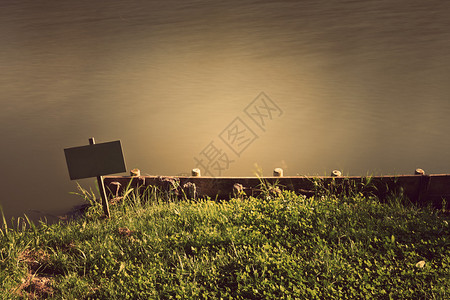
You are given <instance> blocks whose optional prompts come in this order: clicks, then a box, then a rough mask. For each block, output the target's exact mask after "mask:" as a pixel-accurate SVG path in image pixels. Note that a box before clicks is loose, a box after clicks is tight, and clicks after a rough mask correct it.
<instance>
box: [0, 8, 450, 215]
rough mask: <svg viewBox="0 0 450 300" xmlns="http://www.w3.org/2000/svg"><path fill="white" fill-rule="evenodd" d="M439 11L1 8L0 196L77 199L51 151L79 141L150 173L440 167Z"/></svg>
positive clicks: (31, 204) (444, 31) (20, 208)
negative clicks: (100, 145)
mask: <svg viewBox="0 0 450 300" xmlns="http://www.w3.org/2000/svg"><path fill="white" fill-rule="evenodd" d="M449 16H450V5H449V4H448V2H446V1H438V0H430V1H411V0H399V1H392V0H377V1H371V0H368V1H353V0H347V1H330V0H319V1H317V0H316V1H263V0H254V1H235V0H232V1H181V0H172V1H142V0H134V1H111V0H108V1H90V0H89V1H87V0H78V1H56V2H55V1H31V0H30V1H23V0H19V1H12V0H10V1H2V2H1V4H0V41H1V43H0V66H1V72H0V91H1V94H0V95H1V96H0V101H1V109H0V137H1V141H2V142H1V147H0V166H1V167H0V174H1V180H0V188H1V196H0V204H1V206H2V207H3V210H4V211H5V213H6V216H7V217H8V218H9V217H11V216H18V215H21V214H23V213H27V214H28V215H31V216H32V217H39V216H42V215H45V214H48V215H55V214H59V213H62V212H64V211H67V210H68V209H70V208H71V207H72V206H74V205H76V204H79V203H80V199H79V198H78V197H76V196H74V195H70V194H69V192H72V191H76V183H75V182H72V181H70V179H69V176H68V171H67V167H66V162H65V157H64V152H63V149H64V148H67V147H73V146H82V145H87V144H88V138H89V137H91V136H93V137H95V138H96V141H97V142H106V141H112V140H118V139H120V140H121V141H122V145H123V151H124V154H125V160H126V164H127V169H132V168H139V169H141V172H142V173H143V174H152V175H179V174H184V173H189V172H190V170H191V169H192V168H193V167H196V166H198V165H199V164H203V165H204V164H206V163H211V164H210V166H209V167H210V169H209V171H210V172H211V173H214V172H215V173H216V174H213V175H221V176H241V175H242V176H252V175H254V172H255V171H256V170H259V169H262V170H263V172H264V174H265V175H270V174H271V173H272V169H273V168H275V167H282V168H284V171H285V174H286V175H296V174H308V175H317V174H318V175H324V174H329V173H330V171H331V170H333V169H340V170H342V171H343V173H344V174H351V175H365V174H393V173H395V174H396V173H405V174H409V173H412V172H413V171H414V169H415V168H418V167H421V168H423V169H425V171H426V172H428V173H449V172H450V158H449V156H450V138H449V134H448V132H449V129H450V118H449V115H450V98H449V97H450V84H449V82H450V51H449V49H450V18H449ZM261 92H264V94H261ZM259 95H260V97H258V96H259ZM264 104H265V105H264ZM255 109H258V111H256V110H255ZM246 112H248V113H249V114H247V113H246ZM258 112H259V115H258ZM252 113H253V114H252ZM252 118H253V119H252ZM262 122H264V123H262ZM233 133H234V135H233ZM214 151H215V152H214ZM212 154H215V155H216V156H215V158H216V161H215V162H216V163H217V164H216V165H214V164H213V163H212V162H211V161H208V159H209V158H211V156H212ZM219 158H220V159H219ZM199 162H200V163H199ZM214 166H216V167H214ZM219 171H220V172H219ZM218 173H220V174H218ZM79 182H80V183H81V184H82V185H83V186H84V187H89V186H93V187H94V186H95V181H94V179H85V180H80V181H79Z"/></svg>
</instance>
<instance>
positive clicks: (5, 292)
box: [0, 189, 450, 299]
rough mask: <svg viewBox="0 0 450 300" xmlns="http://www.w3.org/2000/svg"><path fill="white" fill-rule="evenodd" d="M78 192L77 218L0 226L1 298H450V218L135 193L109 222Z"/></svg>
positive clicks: (397, 206)
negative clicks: (83, 206)
mask: <svg viewBox="0 0 450 300" xmlns="http://www.w3.org/2000/svg"><path fill="white" fill-rule="evenodd" d="M82 195H83V197H85V199H86V200H87V201H91V202H92V203H93V204H94V205H93V206H92V207H90V208H89V209H88V211H87V212H86V214H85V216H84V217H82V218H79V219H77V220H72V221H70V222H68V223H67V222H66V223H62V222H61V223H59V224H53V225H47V224H46V223H44V222H41V223H40V224H38V225H34V224H33V223H32V222H31V221H29V220H28V219H27V218H19V219H17V220H15V221H14V224H11V225H10V226H9V228H5V225H6V221H4V227H3V229H2V230H1V232H0V243H1V252H0V266H1V270H0V291H1V294H2V298H3V299H14V298H17V299H21V298H24V299H28V298H31V297H33V296H35V297H36V298H44V297H49V298H54V299H365V298H366V299H448V298H450V293H449V290H450V282H449V278H450V244H449V243H450V227H449V222H450V217H449V215H448V214H444V213H442V212H440V211H437V210H433V209H431V208H416V207H414V206H412V205H403V204H401V201H400V200H398V199H397V200H395V199H394V200H395V201H392V202H389V203H380V202H379V201H378V200H377V199H376V198H373V197H364V196H362V195H360V194H356V193H355V194H353V195H350V196H348V195H347V196H341V197H339V198H338V197H335V196H332V195H325V196H324V195H318V196H316V197H314V198H305V197H303V196H298V195H295V194H293V193H290V192H286V191H283V192H279V190H276V192H273V189H272V190H269V189H267V191H266V193H263V194H262V195H261V197H259V198H258V199H257V198H243V199H233V200H230V201H220V202H216V201H211V200H207V199H205V200H199V201H187V200H185V201H178V200H176V201H175V200H172V201H162V200H161V196H158V194H157V193H149V194H148V195H147V197H146V199H142V198H140V197H137V196H135V195H134V194H133V193H128V195H127V197H126V199H125V201H123V202H120V203H118V204H116V205H111V207H110V209H111V218H110V219H104V218H102V216H101V214H102V208H101V206H100V205H98V204H95V202H93V201H92V194H90V193H88V192H87V191H83V193H82ZM144 200H145V201H144ZM12 227H15V229H11V228H12Z"/></svg>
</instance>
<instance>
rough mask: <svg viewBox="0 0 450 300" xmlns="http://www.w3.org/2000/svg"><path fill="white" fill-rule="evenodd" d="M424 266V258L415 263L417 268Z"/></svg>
mask: <svg viewBox="0 0 450 300" xmlns="http://www.w3.org/2000/svg"><path fill="white" fill-rule="evenodd" d="M424 266H425V261H424V260H421V261H419V262H418V263H417V264H416V267H418V268H421V269H422V268H423V267H424Z"/></svg>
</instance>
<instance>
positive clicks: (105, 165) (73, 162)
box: [64, 137, 126, 218]
mask: <svg viewBox="0 0 450 300" xmlns="http://www.w3.org/2000/svg"><path fill="white" fill-rule="evenodd" d="M64 154H65V156H66V162H67V168H68V169H69V176H70V179H72V180H74V179H82V178H89V177H97V183H98V188H99V191H100V197H101V199H102V206H103V211H104V213H105V216H106V217H108V218H109V217H110V213H109V205H108V199H107V197H106V192H105V185H104V183H103V177H102V175H108V174H113V173H121V172H125V171H126V168H125V161H124V159H123V153H122V146H121V144H120V141H114V142H108V143H100V144H96V143H95V140H94V138H93V137H92V138H90V139H89V145H88V146H81V147H74V148H67V149H64Z"/></svg>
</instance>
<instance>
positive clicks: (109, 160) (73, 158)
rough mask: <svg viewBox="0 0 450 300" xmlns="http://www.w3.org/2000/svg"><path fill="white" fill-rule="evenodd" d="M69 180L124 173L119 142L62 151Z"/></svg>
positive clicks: (123, 162)
mask: <svg viewBox="0 0 450 300" xmlns="http://www.w3.org/2000/svg"><path fill="white" fill-rule="evenodd" d="M64 154H65V155H66V162H67V168H68V169H69V176H70V179H72V180H74V179H82V178H89V177H97V176H102V175H108V174H114V173H121V172H125V171H126V168H125V161H124V159H123V153H122V146H121V144H120V141H114V142H108V143H100V144H93V145H87V146H81V147H73V148H67V149H64Z"/></svg>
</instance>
